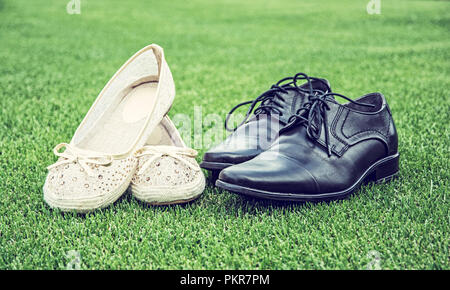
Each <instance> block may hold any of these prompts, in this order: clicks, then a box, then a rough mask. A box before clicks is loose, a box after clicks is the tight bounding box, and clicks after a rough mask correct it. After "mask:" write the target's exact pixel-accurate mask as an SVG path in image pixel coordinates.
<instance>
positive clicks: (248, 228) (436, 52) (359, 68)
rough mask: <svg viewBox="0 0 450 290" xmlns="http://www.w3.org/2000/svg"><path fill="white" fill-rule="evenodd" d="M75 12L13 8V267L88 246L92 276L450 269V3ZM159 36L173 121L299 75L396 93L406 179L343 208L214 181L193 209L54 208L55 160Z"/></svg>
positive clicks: (120, 5) (229, 4)
mask: <svg viewBox="0 0 450 290" xmlns="http://www.w3.org/2000/svg"><path fill="white" fill-rule="evenodd" d="M67 2H68V0H67V1H61V0H52V1H48V0H46V1H44V0H39V1H25V0H20V1H18V0H14V1H13V0H0V110H1V116H0V157H1V159H0V180H1V182H0V268H1V269H64V268H65V267H66V264H67V263H68V262H69V259H68V258H67V256H66V253H67V252H68V251H70V250H76V251H79V252H80V255H81V261H82V264H81V267H82V268H83V269H365V268H366V265H367V263H369V262H370V261H371V257H370V255H369V256H368V253H369V252H370V251H372V250H375V251H378V252H379V253H380V255H381V263H380V266H381V268H383V269H449V268H450V267H449V218H450V216H449V144H450V132H449V131H450V130H449V120H450V116H449V111H450V97H449V95H450V79H449V72H450V64H449V58H450V38H449V35H450V33H449V32H450V30H449V29H450V12H449V11H450V2H446V1H385V0H381V2H382V11H381V15H368V14H367V13H366V4H367V2H368V1H366V0H361V1H350V0H349V1H332V0H329V1H308V2H307V1H237V0H234V1H206V0H205V1H198V0H191V1H185V0H184V1H159V2H156V1H155V2H154V3H153V4H152V3H146V4H144V1H118V0H116V1H106V0H105V1H93V0H81V14H80V15H68V14H67V13H66V3H67ZM310 2H311V3H310ZM152 42H154V43H158V44H160V45H161V46H163V47H164V48H165V51H166V56H167V61H168V63H169V65H170V67H171V69H172V72H173V75H174V78H175V82H176V86H177V97H176V99H175V103H174V105H173V108H172V110H171V112H170V115H171V116H175V115H176V114H177V113H187V114H189V115H193V112H194V110H193V106H201V107H202V113H203V116H206V114H213V113H215V114H219V115H220V116H224V115H225V114H226V113H227V112H228V111H229V109H230V108H231V107H232V106H233V105H235V104H237V103H238V102H241V101H244V100H248V99H252V98H255V97H256V96H258V95H259V93H261V92H263V91H264V90H266V89H268V88H269V87H270V85H271V84H272V83H274V82H275V81H277V80H278V79H280V78H282V77H284V76H288V75H293V74H294V73H296V72H299V71H302V72H306V73H308V74H310V75H314V76H320V77H325V78H328V79H329V80H330V81H331V82H332V85H333V88H334V90H335V91H336V92H339V93H343V94H345V95H347V96H349V97H353V98H356V97H358V96H360V95H362V94H365V93H369V92H374V91H380V92H382V93H384V94H385V95H386V97H387V99H388V101H389V104H390V107H391V109H392V112H393V114H394V118H395V121H396V125H397V129H398V132H399V140H400V141H399V142H400V144H399V150H400V154H401V164H400V178H399V179H397V180H395V181H393V182H391V183H389V184H382V185H369V186H366V187H364V188H362V189H361V190H360V191H359V192H358V194H357V195H355V196H352V197H350V198H348V199H346V200H343V201H337V202H330V203H316V204H285V203H273V202H265V201H258V200H251V199H246V198H243V197H241V196H238V195H233V194H231V193H229V192H225V191H221V190H218V189H217V188H214V187H212V186H211V184H209V185H208V187H207V189H206V190H205V192H204V194H203V196H202V197H201V198H200V199H199V200H197V201H195V202H193V203H190V204H187V205H184V206H167V207H148V206H145V205H143V204H142V203H139V202H137V201H136V200H135V199H133V198H132V197H131V196H130V195H127V196H125V197H124V198H122V199H120V200H119V201H118V202H116V203H115V204H114V205H113V206H111V207H109V208H107V209H105V210H100V211H96V212H94V213H91V214H87V215H85V216H82V215H76V214H72V213H69V214H62V213H61V212H59V211H56V210H51V209H50V208H49V207H48V206H47V205H46V204H45V203H44V201H43V198H42V185H43V182H44V178H45V176H46V173H47V171H46V166H47V165H49V164H51V163H53V162H54V161H55V157H54V156H53V154H52V153H51V149H52V148H53V146H54V145H56V144H57V143H60V142H67V141H69V140H70V138H71V137H72V134H73V133H74V131H75V129H76V128H77V126H78V124H79V123H80V121H81V120H82V118H83V117H84V115H85V113H86V112H87V110H88V109H89V107H90V106H91V104H92V102H93V101H94V99H95V97H96V96H97V94H98V92H99V91H100V90H101V89H102V88H103V86H104V85H105V83H106V82H107V81H108V79H109V78H110V77H111V76H112V74H113V73H114V72H115V71H116V70H117V69H118V68H119V67H120V65H122V63H123V62H124V61H125V60H126V59H128V57H130V56H131V55H132V54H133V53H134V52H135V51H137V50H138V49H140V48H142V47H143V46H145V45H147V44H149V43H152ZM203 130H205V131H206V130H207V128H206V127H205V128H203ZM203 147H204V146H201V144H200V145H198V146H196V149H198V150H199V151H200V153H201V154H200V156H201V155H202V154H203V153H204V152H205V151H206V150H207V149H208V148H203ZM199 160H200V157H199Z"/></svg>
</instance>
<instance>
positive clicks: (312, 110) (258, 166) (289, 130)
mask: <svg viewBox="0 0 450 290" xmlns="http://www.w3.org/2000/svg"><path fill="white" fill-rule="evenodd" d="M331 96H340V97H343V98H345V99H347V100H348V101H349V102H348V103H347V104H344V105H341V104H339V103H338V102H336V101H335V100H334V98H331ZM309 99H310V101H309V102H307V103H305V105H304V106H303V108H301V109H300V110H299V112H298V113H297V114H296V115H294V116H292V117H291V118H290V121H289V123H288V124H287V125H286V127H284V128H283V129H281V131H280V137H279V138H278V140H275V142H274V143H273V146H271V148H270V149H268V150H266V151H264V152H263V153H261V154H259V155H258V156H257V157H255V158H253V159H252V160H250V161H247V162H244V163H241V164H238V165H234V166H231V167H229V168H226V169H224V170H222V172H221V173H220V175H219V179H218V180H217V182H216V186H218V187H221V188H224V189H226V190H229V191H232V192H236V193H240V194H244V195H250V196H254V197H260V198H268V199H277V200H289V201H314V200H328V199H339V198H343V197H345V196H347V195H349V194H350V193H352V192H353V191H354V190H355V189H357V188H358V187H359V186H360V185H361V184H362V183H363V182H364V181H387V180H390V179H391V178H392V177H394V176H395V175H396V174H397V172H398V162H399V154H398V151H397V143H398V137H397V132H396V129H395V125H394V121H393V119H392V115H391V111H390V110H389V107H388V104H387V103H386V99H385V98H384V96H383V95H381V94H379V93H373V94H368V95H365V96H363V97H361V98H359V99H358V100H357V101H352V100H350V99H348V98H346V97H344V96H342V95H339V94H335V93H330V94H324V95H322V96H311V97H310V98H309Z"/></svg>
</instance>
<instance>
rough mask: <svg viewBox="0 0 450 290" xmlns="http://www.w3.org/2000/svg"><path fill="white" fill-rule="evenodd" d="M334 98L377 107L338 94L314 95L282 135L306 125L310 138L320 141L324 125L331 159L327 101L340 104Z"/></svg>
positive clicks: (290, 119) (283, 129) (296, 114)
mask: <svg viewBox="0 0 450 290" xmlns="http://www.w3.org/2000/svg"><path fill="white" fill-rule="evenodd" d="M333 96H337V97H341V98H344V99H346V100H347V101H349V102H351V103H353V104H356V105H359V106H364V107H372V108H373V107H375V105H373V104H366V103H360V102H357V101H354V100H352V99H350V98H348V97H346V96H343V95H341V94H337V93H325V94H321V95H320V94H314V95H310V96H309V100H308V102H306V103H305V104H304V105H303V106H302V107H301V108H300V109H299V110H297V112H296V113H295V115H292V116H291V117H290V118H289V120H288V124H287V125H286V126H285V127H284V128H282V129H281V131H280V134H281V133H282V132H284V131H286V130H287V129H289V128H291V127H293V126H294V125H302V124H304V125H305V127H306V133H307V135H308V137H309V138H311V139H313V140H316V141H317V140H319V138H320V135H321V133H322V125H323V127H324V128H325V144H326V147H327V153H328V157H331V148H330V143H329V139H330V133H329V127H328V121H327V111H329V110H330V106H329V105H328V104H327V101H331V102H334V103H336V104H338V103H337V102H336V101H335V100H334V98H332V97H333Z"/></svg>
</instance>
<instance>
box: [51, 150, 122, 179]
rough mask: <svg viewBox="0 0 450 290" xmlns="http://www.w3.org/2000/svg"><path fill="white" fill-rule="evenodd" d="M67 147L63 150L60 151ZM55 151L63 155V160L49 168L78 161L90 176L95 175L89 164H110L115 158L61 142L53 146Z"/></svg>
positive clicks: (60, 155)
mask: <svg viewBox="0 0 450 290" xmlns="http://www.w3.org/2000/svg"><path fill="white" fill-rule="evenodd" d="M62 148H65V150H64V151H63V152H60V150H61V149H62ZM53 153H54V154H55V155H56V156H58V157H63V158H64V159H63V160H60V161H58V162H56V163H55V164H52V165H50V166H48V167H47V169H48V170H50V169H52V168H55V167H57V166H60V165H63V164H70V163H78V164H80V166H81V167H82V168H83V169H84V170H85V171H86V173H87V174H88V175H89V176H94V175H95V174H94V172H93V171H92V170H91V168H90V166H89V164H95V165H103V166H106V165H109V164H111V162H112V161H113V160H114V158H113V157H112V156H111V155H107V154H101V153H99V152H93V151H88V150H81V149H79V148H76V147H74V146H72V145H70V144H67V143H60V144H58V145H56V146H55V148H53Z"/></svg>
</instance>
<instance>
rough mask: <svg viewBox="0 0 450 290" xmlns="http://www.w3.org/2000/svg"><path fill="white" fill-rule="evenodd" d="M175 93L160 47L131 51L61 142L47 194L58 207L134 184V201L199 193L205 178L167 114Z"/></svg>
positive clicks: (79, 207) (86, 203)
mask: <svg viewBox="0 0 450 290" xmlns="http://www.w3.org/2000/svg"><path fill="white" fill-rule="evenodd" d="M174 98H175V85H174V81H173V78H172V74H171V72H170V70H169V67H168V65H167V63H166V60H165V59H164V52H163V49H162V48H161V47H160V46H158V45H155V44H152V45H149V46H147V47H145V48H143V49H141V50H140V51H138V52H137V53H136V54H135V55H134V56H132V57H131V58H130V59H129V60H128V61H127V62H126V63H125V64H124V65H123V66H122V67H121V68H120V69H119V71H117V72H116V74H115V75H114V76H113V77H112V78H111V80H110V81H109V82H108V83H107V84H106V86H105V87H104V88H103V90H102V91H101V92H100V94H99V96H98V97H97V99H96V101H95V102H94V104H93V105H92V107H91V108H90V110H89V111H88V113H87V115H86V116H85V118H84V120H83V121H82V122H81V124H80V126H79V127H78V129H77V130H76V132H75V134H74V136H73V138H72V140H71V142H70V143H69V144H67V143H61V144H58V145H57V146H56V147H55V148H54V149H53V152H54V154H55V155H56V156H58V157H59V159H58V160H57V162H56V163H54V164H53V165H50V166H49V167H48V170H49V173H48V175H47V178H46V180H45V184H44V188H43V191H44V200H45V201H46V202H47V203H48V204H49V205H50V206H51V207H54V208H59V209H61V210H63V211H77V212H89V211H92V210H95V209H98V208H104V207H106V206H108V205H110V204H112V203H113V202H114V201H116V200H117V199H118V198H119V197H120V196H121V195H122V194H124V193H125V192H126V191H127V189H128V187H129V186H130V184H131V192H132V194H133V196H134V197H136V198H137V199H139V200H141V201H144V202H147V203H150V204H176V203H184V202H188V201H191V200H194V199H196V198H197V197H199V196H200V195H201V193H202V192H203V190H204V188H205V177H204V175H203V172H202V171H201V169H200V167H199V165H198V163H197V161H196V160H195V157H196V155H197V152H196V151H195V150H193V149H191V148H188V147H186V145H185V143H184V142H183V140H182V138H181V136H180V134H179V133H178V131H177V129H176V127H175V126H174V124H173V123H172V121H171V120H170V119H169V117H168V116H167V113H168V111H169V109H170V107H171V105H172V103H173V100H174Z"/></svg>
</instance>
